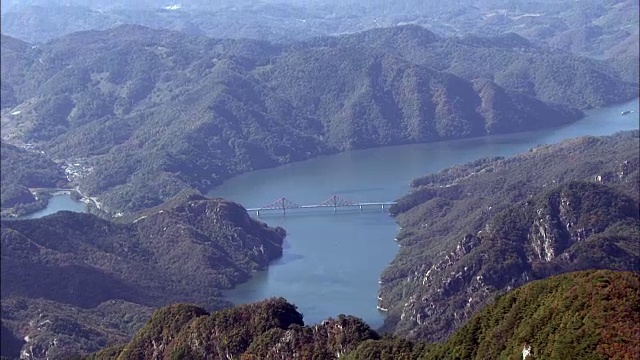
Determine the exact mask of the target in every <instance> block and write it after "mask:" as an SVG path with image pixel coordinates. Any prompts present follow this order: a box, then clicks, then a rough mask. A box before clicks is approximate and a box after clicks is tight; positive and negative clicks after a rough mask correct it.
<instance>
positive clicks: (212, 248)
mask: <svg viewBox="0 0 640 360" xmlns="http://www.w3.org/2000/svg"><path fill="white" fill-rule="evenodd" d="M284 236H285V232H284V230H283V229H281V228H270V227H268V226H267V225H265V224H264V223H261V222H258V221H255V220H253V219H251V218H250V217H249V215H248V214H247V212H246V210H245V209H244V208H242V206H240V205H238V204H235V203H231V202H228V201H225V200H222V199H208V198H205V197H203V196H199V195H189V196H184V197H181V198H178V199H176V200H174V201H172V202H170V203H168V204H166V205H164V206H163V207H158V208H154V209H150V210H149V211H147V212H146V213H144V214H137V215H135V216H132V217H131V219H127V220H125V221H122V222H120V223H115V222H111V221H105V220H102V219H99V218H97V217H95V216H93V215H89V214H79V213H70V212H61V213H57V214H54V215H51V216H48V217H45V218H41V219H35V220H21V221H3V222H2V283H1V286H2V304H3V305H2V320H3V324H7V325H6V326H7V328H9V329H10V330H11V331H13V332H14V334H16V335H17V337H19V338H21V339H23V338H24V339H28V340H26V344H25V345H24V347H23V349H24V350H26V351H27V352H28V354H29V355H28V357H29V358H34V359H35V358H40V357H41V356H50V355H51V354H58V355H60V354H62V353H65V352H69V351H73V350H76V351H94V350H96V349H97V348H98V347H102V346H104V344H105V343H109V342H112V341H123V340H124V339H126V338H127V337H128V336H131V335H132V334H133V332H134V331H135V330H136V329H137V328H138V327H139V326H141V325H142V323H143V322H144V321H145V320H146V316H148V315H149V314H150V311H151V309H152V308H153V307H157V306H163V305H166V304H169V303H174V302H180V301H188V302H192V303H195V304H199V305H202V306H206V307H208V308H213V309H217V308H221V307H224V306H228V305H230V304H229V303H228V302H226V301H224V300H223V299H221V294H220V289H224V288H229V287H231V286H234V285H235V284H237V283H239V282H242V281H246V280H247V279H249V277H250V276H251V272H253V271H255V270H259V269H264V268H266V267H267V265H268V263H269V261H271V260H273V259H275V258H276V257H278V256H281V254H282V243H283V238H284ZM132 313H133V314H137V315H133V314H132ZM139 315H140V316H139ZM104 319H108V320H107V321H106V322H105V320H104ZM29 324H31V325H29ZM65 324H66V325H65ZM3 331H4V330H3ZM80 339H82V340H80ZM13 355H15V354H13ZM25 356H26V355H25Z"/></svg>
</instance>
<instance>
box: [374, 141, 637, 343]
mask: <svg viewBox="0 0 640 360" xmlns="http://www.w3.org/2000/svg"><path fill="white" fill-rule="evenodd" d="M638 142H639V138H638V131H632V132H624V133H619V134H616V135H614V136H609V137H602V138H595V137H583V138H578V139H573V140H567V141H564V142H562V143H560V144H558V145H551V146H543V147H538V148H535V149H532V150H531V151H530V152H528V153H525V154H522V155H519V156H516V157H513V158H507V159H503V158H496V159H484V160H478V161H475V162H472V163H469V164H466V165H461V166H456V167H453V168H450V169H447V170H444V171H442V172H439V173H436V174H432V175H428V176H425V177H423V178H419V179H416V180H414V182H413V187H414V189H413V190H412V192H411V193H410V194H408V195H406V196H405V197H403V198H401V199H399V200H398V203H397V204H396V205H395V206H394V207H393V208H392V209H391V212H392V213H393V214H395V215H396V216H397V219H398V223H399V224H400V226H401V227H402V230H401V231H400V233H399V234H398V236H397V241H398V243H399V244H400V245H401V248H400V252H399V253H398V255H397V257H396V259H395V260H394V261H393V262H392V263H391V265H390V266H389V267H388V268H387V269H386V270H385V271H384V272H383V274H382V275H381V281H382V282H383V284H382V287H381V290H380V296H381V298H382V299H383V300H382V305H381V306H383V307H385V308H388V309H389V316H388V317H387V318H386V320H385V326H384V328H385V329H386V330H389V331H392V332H394V333H395V334H397V335H402V336H407V337H410V338H417V339H426V340H431V341H442V340H444V339H446V338H447V337H448V336H449V335H450V334H451V333H452V332H453V331H454V330H455V329H457V328H458V327H460V326H462V325H463V324H465V323H466V322H467V321H468V319H470V318H471V316H472V315H473V314H474V313H475V312H476V311H478V310H479V309H480V308H482V307H483V306H484V305H485V304H486V303H487V301H490V300H491V299H493V298H494V296H496V295H497V294H500V293H503V292H505V291H508V290H509V289H512V288H514V287H517V286H520V285H522V284H525V283H527V282H529V281H532V280H535V279H541V278H546V277H548V276H551V275H555V274H559V273H564V272H570V271H576V270H585V269H614V270H627V271H639V270H640V249H639V248H638V239H640V230H639V229H640V215H639V210H638V203H639V198H640V196H639V194H640V189H639V187H640V176H639V167H640V154H639V151H638Z"/></svg>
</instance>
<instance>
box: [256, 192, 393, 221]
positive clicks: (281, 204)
mask: <svg viewBox="0 0 640 360" xmlns="http://www.w3.org/2000/svg"><path fill="white" fill-rule="evenodd" d="M395 203H396V202H395V201H381V202H355V201H351V200H346V199H343V198H341V197H340V196H338V195H332V196H331V197H330V198H328V199H326V200H325V201H323V202H321V203H318V204H311V205H298V204H296V203H294V202H292V201H291V200H289V199H287V198H285V197H281V198H280V199H278V200H276V201H274V202H272V203H271V204H269V205H265V206H262V207H257V208H248V209H247V211H253V212H255V213H256V216H260V212H261V211H262V212H266V211H278V212H282V214H283V215H286V214H287V211H288V210H295V209H331V208H333V212H337V211H338V208H352V209H359V210H360V212H362V211H363V209H365V208H371V207H380V208H381V209H382V211H384V207H385V206H387V207H389V206H391V205H393V204H395Z"/></svg>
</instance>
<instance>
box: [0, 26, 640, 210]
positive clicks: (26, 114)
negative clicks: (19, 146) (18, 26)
mask: <svg viewBox="0 0 640 360" xmlns="http://www.w3.org/2000/svg"><path fill="white" fill-rule="evenodd" d="M2 63H3V66H2V78H3V82H2V84H3V85H2V99H3V102H2V107H3V109H4V110H3V114H2V127H3V137H4V138H5V139H6V140H7V141H10V142H16V143H17V142H29V143H35V145H36V147H37V149H40V150H45V151H46V153H47V154H48V155H49V156H51V157H53V158H56V159H73V158H82V159H83V160H85V161H87V162H88V163H89V165H90V166H91V167H92V168H93V172H92V173H91V174H90V175H89V176H87V177H85V178H84V179H82V180H81V181H80V187H81V189H82V190H83V192H84V193H87V194H89V195H91V196H97V197H99V199H100V201H101V202H102V203H103V205H104V209H106V210H107V211H110V212H114V213H115V212H132V211H135V210H139V209H142V208H148V207H151V206H155V205H158V204H160V203H161V202H163V201H165V200H167V199H169V198H171V197H172V196H174V195H175V194H177V193H178V192H179V191H181V190H183V189H185V188H188V187H190V188H195V189H198V190H201V191H205V190H207V189H210V188H211V187H212V186H215V185H217V184H219V183H220V182H221V181H222V180H224V179H227V178H229V177H230V176H233V175H235V174H238V173H241V172H245V171H250V170H255V169H259V168H265V167H270V166H275V165H278V164H283V163H286V162H290V161H296V160H303V159H308V158H311V157H314V156H317V155H319V154H327V153H333V152H337V151H342V150H346V149H354V148H366V147H372V146H381V145H393V144H406V143H417V142H427V141H437V140H442V139H453V138H464V137H471V136H482V135H486V134H496V133H508V132H515V131H524V130H533V129H539V128H543V127H549V126H556V125H559V124H563V123H567V122H570V121H573V120H575V119H577V118H579V117H580V116H581V113H580V111H578V110H576V109H575V108H576V107H577V108H590V107H596V106H603V105H607V104H612V103H617V102H621V101H625V100H629V99H632V98H634V97H636V96H637V84H633V83H628V82H625V81H622V80H621V79H620V78H619V77H618V75H617V72H616V70H614V69H613V68H610V67H608V66H607V65H606V64H605V63H602V62H598V61H595V60H590V59H586V58H580V57H577V56H574V55H571V54H568V53H561V52H552V51H549V50H545V49H542V48H538V47H536V46H534V45H531V44H530V43H529V42H527V41H526V40H524V39H523V38H520V37H519V36H517V35H509V36H503V37H496V38H479V37H468V38H460V39H457V38H456V39H454V38H442V37H439V36H436V35H435V34H433V33H431V32H429V31H427V30H425V29H423V28H420V27H417V26H404V27H397V28H389V29H380V30H372V31H368V32H364V33H360V34H355V35H349V36H341V37H335V38H318V39H315V40H312V41H309V42H303V43H294V44H291V45H276V44H269V43H265V42H259V41H251V40H212V39H208V38H204V37H198V36H189V35H185V34H182V33H177V32H167V31H157V30H151V29H148V28H143V27H139V26H122V27H119V28H116V29H113V30H109V31H89V32H81V33H76V34H73V35H69V36H66V37H63V38H61V39H58V40H55V41H52V42H49V43H47V44H45V45H38V46H31V45H29V44H26V43H23V42H21V41H19V40H16V39H10V38H7V37H3V41H2ZM572 106H573V108H572Z"/></svg>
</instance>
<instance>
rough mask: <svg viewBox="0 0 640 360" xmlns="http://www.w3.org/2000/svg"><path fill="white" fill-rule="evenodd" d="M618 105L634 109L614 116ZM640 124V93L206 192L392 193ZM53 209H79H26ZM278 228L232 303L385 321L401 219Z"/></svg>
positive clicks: (297, 217)
mask: <svg viewBox="0 0 640 360" xmlns="http://www.w3.org/2000/svg"><path fill="white" fill-rule="evenodd" d="M623 110H635V111H636V113H633V114H629V115H625V116H621V115H620V112H621V111H623ZM637 128H638V100H635V101H632V102H629V103H627V104H623V105H618V106H613V107H610V108H605V109H599V110H596V111H593V112H591V113H589V114H588V116H587V117H586V118H584V119H583V120H581V121H578V122H576V123H574V124H570V125H567V126H563V127H560V128H556V129H550V130H543V131H537V132H530V133H521V134H514V135H504V136H492V137H483V138H478V139H468V140H459V141H447V142H440V143H432V144H419V145H406V146H394V147H384V148H377V149H369V150H362V151H352V152H347V153H342V154H337V155H332V156H324V157H319V158H315V159H312V160H308V161H304V162H299V163H294V164H289V165H284V166H281V167H278V168H274V169H268V170H260V171H255V172H251V173H247V174H244V175H240V176H238V177H235V178H233V179H231V180H229V181H227V182H225V183H224V184H223V185H222V186H220V187H218V188H216V189H214V190H213V191H211V192H210V193H209V195H210V196H219V197H223V198H226V199H230V200H234V201H237V202H239V203H241V204H243V205H244V206H245V207H249V208H250V207H260V206H263V205H266V204H269V203H271V202H273V201H274V200H276V199H278V198H280V197H282V196H285V197H287V198H288V199H290V200H292V201H293V202H295V203H298V204H314V203H319V202H321V201H323V200H325V199H326V198H328V197H329V196H331V195H333V194H336V195H339V196H341V197H343V198H345V199H348V200H352V201H359V202H368V201H393V200H394V199H397V198H399V197H401V196H402V195H404V194H406V193H407V192H408V191H409V182H410V181H411V179H413V178H415V177H418V176H422V175H425V174H427V173H432V172H435V171H438V170H441V169H443V168H446V167H449V166H452V165H455V164H461V163H465V162H468V161H472V160H475V159H478V158H482V157H487V156H496V155H501V156H510V155H514V154H517V153H520V152H525V151H528V150H529V149H530V148H532V147H534V146H537V145H541V144H552V143H557V142H559V141H561V140H564V139H567V138H572V137H576V136H583V135H610V134H613V133H615V132H617V131H621V130H632V129H637ZM59 210H71V211H85V207H84V204H83V203H78V202H75V201H73V200H71V199H70V198H69V196H67V195H62V196H56V197H53V198H52V199H51V202H50V205H49V206H48V207H47V208H46V209H44V210H42V211H40V212H37V213H34V214H32V215H30V216H29V217H31V218H33V217H40V216H45V215H48V214H51V213H54V212H56V211H59ZM260 219H261V220H263V221H265V222H267V223H268V224H269V225H274V226H275V225H279V226H282V227H284V228H285V229H286V230H287V232H288V236H287V238H286V239H285V249H284V255H283V257H282V258H281V259H278V260H276V261H274V262H273V264H272V265H271V266H270V267H269V270H267V271H263V272H259V273H256V274H255V275H254V277H253V279H252V280H250V281H249V282H247V283H245V284H241V285H239V286H238V287H236V288H235V289H234V290H230V291H228V292H227V293H226V295H227V296H228V298H229V299H230V300H231V301H233V302H235V303H247V302H253V301H257V300H261V299H264V298H268V297H272V296H282V297H285V298H287V299H288V300H289V301H291V302H293V303H295V304H296V305H298V307H299V310H300V311H301V312H302V313H303V314H304V317H305V322H306V323H307V324H310V323H315V322H319V321H322V320H323V319H326V318H327V317H330V316H336V315H338V314H340V313H345V314H353V315H356V316H359V317H361V318H363V319H364V320H365V321H367V322H368V323H369V324H370V325H372V326H374V327H377V326H379V325H381V324H382V320H383V316H384V313H381V312H379V311H378V310H377V309H376V305H377V292H378V286H379V285H378V276H379V275H380V273H381V272H382V271H383V270H384V268H385V267H386V266H387V264H388V263H389V262H390V261H391V260H392V259H393V257H394V256H395V254H396V252H397V249H398V247H397V244H396V243H395V242H394V241H393V238H394V237H395V235H396V233H397V231H398V226H397V225H396V223H395V222H394V220H393V219H392V218H391V217H389V216H388V215H386V214H385V213H383V212H382V211H380V210H379V209H370V210H369V211H365V212H364V213H359V212H345V211H340V210H339V211H338V213H337V214H333V212H312V213H290V214H288V215H287V216H286V217H284V216H280V215H277V214H270V215H266V216H262V217H261V218H260Z"/></svg>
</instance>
